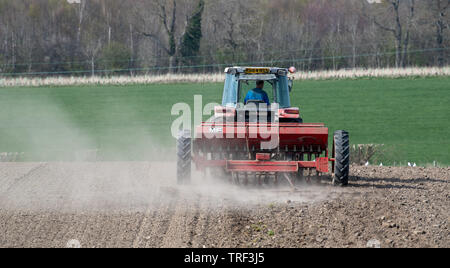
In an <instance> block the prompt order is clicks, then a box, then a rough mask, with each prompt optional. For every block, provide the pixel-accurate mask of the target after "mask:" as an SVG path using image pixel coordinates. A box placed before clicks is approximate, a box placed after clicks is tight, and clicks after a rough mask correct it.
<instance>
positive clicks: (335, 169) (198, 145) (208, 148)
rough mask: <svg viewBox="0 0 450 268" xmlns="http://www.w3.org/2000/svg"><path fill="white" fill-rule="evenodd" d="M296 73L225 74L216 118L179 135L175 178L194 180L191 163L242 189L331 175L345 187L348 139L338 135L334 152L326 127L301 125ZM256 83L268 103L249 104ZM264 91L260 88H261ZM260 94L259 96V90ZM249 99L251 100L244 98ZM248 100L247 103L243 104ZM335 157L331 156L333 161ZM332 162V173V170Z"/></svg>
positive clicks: (243, 70)
mask: <svg viewBox="0 0 450 268" xmlns="http://www.w3.org/2000/svg"><path fill="white" fill-rule="evenodd" d="M294 71H295V68H289V69H285V68H260V67H232V68H227V69H225V73H226V80H225V87H224V92H223V99H222V105H221V106H217V107H215V111H214V112H215V113H214V115H213V116H212V117H211V118H210V119H209V120H208V121H206V122H203V123H202V124H201V125H199V126H196V128H195V133H194V136H193V139H192V138H191V132H190V131H187V130H184V131H181V133H180V135H179V137H178V140H177V156H178V159H177V179H178V183H180V184H187V183H189V182H190V180H191V163H192V162H193V163H194V164H195V166H196V168H197V169H198V170H201V171H206V170H208V169H209V170H211V171H212V172H213V174H215V175H217V176H219V175H220V176H224V177H227V178H229V179H230V180H231V181H232V182H234V183H238V184H244V185H245V184H248V183H252V181H253V182H255V183H257V184H270V183H272V182H273V183H275V184H276V183H278V181H279V178H283V179H286V181H287V182H288V183H289V184H290V185H291V186H292V187H295V185H296V184H297V182H299V181H307V182H308V181H311V179H313V178H321V176H323V175H325V174H331V175H332V176H331V177H332V181H333V183H334V184H335V185H347V184H348V177H349V164H350V162H349V160H350V152H349V134H348V132H346V131H343V130H339V131H336V132H335V133H334V137H333V145H332V146H333V147H332V149H331V152H330V150H329V148H328V128H327V127H325V125H324V124H322V123H303V120H302V119H301V117H300V112H299V108H296V107H291V103H290V92H291V90H292V82H293V79H290V78H289V77H288V75H289V73H293V72H294ZM255 82H256V83H257V84H259V85H261V83H262V82H263V83H264V85H265V86H266V89H262V90H264V92H266V91H267V93H266V94H265V95H266V96H267V97H268V98H269V100H266V101H264V100H261V99H254V100H253V99H249V98H248V96H252V95H251V94H248V93H247V92H249V91H251V90H254V89H251V88H252V87H253V86H254V84H255ZM260 89H261V86H260ZM259 92H261V91H259ZM245 96H247V97H245ZM244 97H245V99H244ZM330 153H331V156H330ZM329 163H331V172H330V169H329Z"/></svg>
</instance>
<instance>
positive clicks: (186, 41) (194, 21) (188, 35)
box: [180, 0, 205, 64]
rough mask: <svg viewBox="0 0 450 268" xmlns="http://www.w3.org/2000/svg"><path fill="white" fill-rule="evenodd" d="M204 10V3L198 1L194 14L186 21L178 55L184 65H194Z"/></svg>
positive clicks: (200, 36)
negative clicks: (179, 54)
mask: <svg viewBox="0 0 450 268" xmlns="http://www.w3.org/2000/svg"><path fill="white" fill-rule="evenodd" d="M204 8H205V1H204V0H199V2H198V6H197V8H196V9H195V12H194V13H193V15H192V16H191V17H190V18H189V20H188V25H187V27H186V32H185V34H184V35H183V39H182V43H181V48H180V53H181V56H182V57H183V63H184V64H192V63H196V62H197V59H196V58H195V56H197V55H198V53H199V51H200V42H201V39H202V15H203V10H204Z"/></svg>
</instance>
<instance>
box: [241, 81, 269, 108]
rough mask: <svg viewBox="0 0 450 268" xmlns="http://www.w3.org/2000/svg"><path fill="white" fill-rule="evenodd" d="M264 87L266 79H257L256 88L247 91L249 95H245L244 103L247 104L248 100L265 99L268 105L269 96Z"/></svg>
mask: <svg viewBox="0 0 450 268" xmlns="http://www.w3.org/2000/svg"><path fill="white" fill-rule="evenodd" d="M263 88H264V81H262V80H259V81H256V88H254V89H252V90H250V91H249V92H248V93H247V96H245V99H244V104H247V102H248V101H263V102H265V103H266V104H267V106H269V105H270V101H269V96H268V95H267V93H266V92H265V91H264V90H263Z"/></svg>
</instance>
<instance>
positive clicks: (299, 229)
mask: <svg viewBox="0 0 450 268" xmlns="http://www.w3.org/2000/svg"><path fill="white" fill-rule="evenodd" d="M174 169H175V164H173V163H155V162H129V163H126V162H98V163H0V247H66V246H74V245H75V246H78V244H77V243H78V242H79V246H81V247H194V248H199V247H200V248H201V247H292V248H298V247H367V246H368V244H369V245H379V246H381V247H449V246H450V235H449V227H450V226H449V216H450V196H449V195H450V168H421V167H414V168H413V167H370V166H369V167H360V166H352V167H351V181H350V185H349V186H348V187H334V186H332V185H331V183H329V182H327V181H324V182H322V183H317V182H316V183H312V184H308V185H301V186H298V191H295V192H292V191H291V190H290V189H289V188H287V187H284V186H283V187H281V188H276V189H275V188H269V187H268V188H258V187H249V186H247V187H243V186H236V185H231V184H229V183H227V182H217V181H215V180H213V179H204V178H200V177H199V178H197V177H196V176H194V180H193V185H191V186H182V187H180V186H177V185H176V183H175V170H174ZM70 240H72V241H71V242H69V241H70ZM75 240H76V241H75ZM73 241H75V242H73ZM68 242H69V243H68Z"/></svg>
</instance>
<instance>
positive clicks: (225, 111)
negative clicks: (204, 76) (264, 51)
mask: <svg viewBox="0 0 450 268" xmlns="http://www.w3.org/2000/svg"><path fill="white" fill-rule="evenodd" d="M289 72H293V70H292V69H286V68H269V67H230V68H226V69H225V73H226V79H225V86H224V90H223V97H222V106H221V107H216V113H215V118H216V119H217V118H222V117H223V116H226V115H227V116H230V115H234V116H235V121H238V122H242V121H245V122H258V121H259V120H260V119H261V114H264V116H262V117H263V118H265V115H266V114H267V122H274V121H275V120H278V118H277V119H275V116H276V114H277V112H278V115H279V120H280V122H295V123H301V122H302V120H301V118H300V116H299V109H298V108H292V107H291V101H290V92H291V90H292V84H293V83H292V79H291V78H289V77H288V74H289ZM257 81H264V88H263V91H264V92H265V93H267V95H268V97H269V102H270V105H267V104H266V102H264V101H262V100H253V99H250V100H247V101H246V102H245V101H244V100H245V97H246V95H247V93H248V92H249V91H251V90H253V89H254V88H255V86H256V85H255V84H256V82H257ZM252 115H253V116H252Z"/></svg>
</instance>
